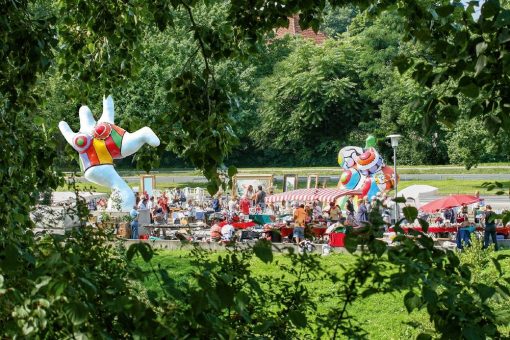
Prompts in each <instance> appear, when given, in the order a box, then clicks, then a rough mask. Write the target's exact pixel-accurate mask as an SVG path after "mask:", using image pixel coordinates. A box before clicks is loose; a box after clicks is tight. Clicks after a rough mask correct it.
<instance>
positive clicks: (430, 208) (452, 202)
mask: <svg viewBox="0 0 510 340" xmlns="http://www.w3.org/2000/svg"><path fill="white" fill-rule="evenodd" d="M481 200H482V199H481V198H479V197H476V196H471V195H451V196H447V197H443V198H440V199H437V200H435V201H432V202H429V203H427V204H425V205H424V206H423V207H421V208H420V210H422V211H424V212H428V213H433V212H436V211H437V210H441V209H446V208H454V207H460V206H461V205H463V204H466V205H468V204H473V203H476V202H480V201H481Z"/></svg>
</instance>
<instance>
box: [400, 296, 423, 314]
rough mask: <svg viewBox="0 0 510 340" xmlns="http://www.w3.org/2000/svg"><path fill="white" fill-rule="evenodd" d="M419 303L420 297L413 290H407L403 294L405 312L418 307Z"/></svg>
mask: <svg viewBox="0 0 510 340" xmlns="http://www.w3.org/2000/svg"><path fill="white" fill-rule="evenodd" d="M420 304H421V298H420V297H419V296H417V295H416V294H415V293H414V292H413V291H409V292H407V293H406V295H405V296H404V305H405V306H406V309H407V312H408V313H411V312H412V311H413V310H415V309H416V308H418V307H419V306H420Z"/></svg>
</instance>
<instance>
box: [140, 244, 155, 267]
mask: <svg viewBox="0 0 510 340" xmlns="http://www.w3.org/2000/svg"><path fill="white" fill-rule="evenodd" d="M138 247H139V251H140V254H141V255H142V258H143V260H144V261H145V262H149V261H150V260H151V259H152V257H153V256H154V251H153V250H152V247H151V245H150V244H148V243H145V242H140V243H138Z"/></svg>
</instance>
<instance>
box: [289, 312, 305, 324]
mask: <svg viewBox="0 0 510 340" xmlns="http://www.w3.org/2000/svg"><path fill="white" fill-rule="evenodd" d="M289 318H290V321H292V323H293V324H294V325H295V326H296V327H298V328H304V327H306V315H305V314H304V313H303V312H301V311H297V310H293V311H290V312H289Z"/></svg>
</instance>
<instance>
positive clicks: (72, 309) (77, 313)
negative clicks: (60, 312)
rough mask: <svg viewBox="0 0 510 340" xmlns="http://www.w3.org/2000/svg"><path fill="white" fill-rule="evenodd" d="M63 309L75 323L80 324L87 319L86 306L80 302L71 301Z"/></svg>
mask: <svg viewBox="0 0 510 340" xmlns="http://www.w3.org/2000/svg"><path fill="white" fill-rule="evenodd" d="M64 311H65V312H66V314H67V316H68V317H69V319H70V320H71V322H72V323H73V324H75V325H80V324H82V323H84V322H85V321H86V320H87V316H88V310H87V307H85V305H84V304H83V303H81V302H77V301H73V302H71V303H69V304H68V305H66V306H65V307H64Z"/></svg>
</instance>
